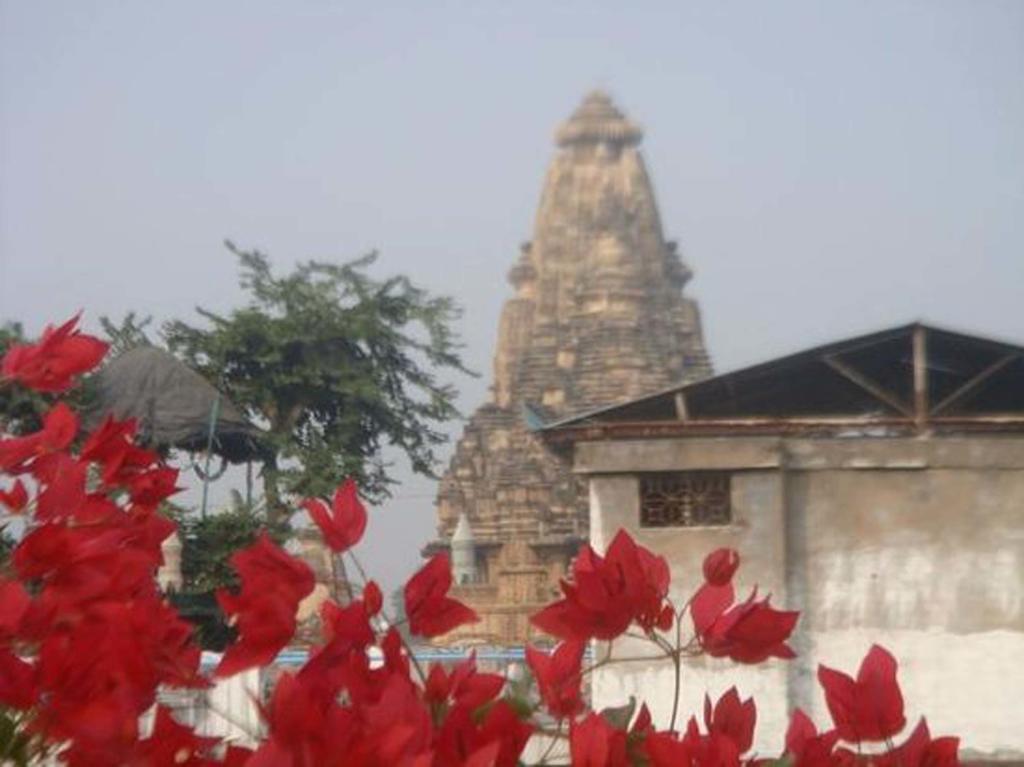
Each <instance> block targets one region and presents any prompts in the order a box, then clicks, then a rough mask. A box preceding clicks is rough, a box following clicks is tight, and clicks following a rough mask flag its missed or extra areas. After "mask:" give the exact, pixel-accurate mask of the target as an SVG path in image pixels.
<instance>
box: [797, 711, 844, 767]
mask: <svg viewBox="0 0 1024 767" xmlns="http://www.w3.org/2000/svg"><path fill="white" fill-rule="evenodd" d="M837 740H839V733H838V732H836V731H835V730H829V731H828V732H823V733H821V734H820V735H819V734H818V728H817V727H815V726H814V722H812V721H811V720H810V717H808V716H807V714H805V713H804V712H803V711H801V710H800V709H795V710H794V711H793V718H792V719H790V721H789V728H788V729H787V730H786V754H788V755H789V757H790V759H791V760H792V763H793V767H830V765H831V764H832V749H833V748H834V747H835V745H836V741H837Z"/></svg>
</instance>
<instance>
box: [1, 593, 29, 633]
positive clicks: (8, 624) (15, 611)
mask: <svg viewBox="0 0 1024 767" xmlns="http://www.w3.org/2000/svg"><path fill="white" fill-rule="evenodd" d="M30 604H31V600H30V599H29V596H28V592H26V591H25V587H24V586H22V585H21V584H20V583H19V582H18V581H8V580H3V581H0V643H6V642H7V641H9V640H10V639H11V638H12V637H15V636H17V635H18V633H19V632H20V629H21V621H22V619H23V618H24V617H25V613H26V612H27V611H28V608H29V605H30Z"/></svg>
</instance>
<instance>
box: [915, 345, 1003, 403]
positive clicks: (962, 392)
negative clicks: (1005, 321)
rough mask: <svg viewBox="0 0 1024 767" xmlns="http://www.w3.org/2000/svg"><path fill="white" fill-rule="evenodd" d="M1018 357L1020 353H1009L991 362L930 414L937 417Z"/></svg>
mask: <svg viewBox="0 0 1024 767" xmlns="http://www.w3.org/2000/svg"><path fill="white" fill-rule="evenodd" d="M1020 356H1021V353H1020V352H1010V353H1009V354H1006V355H1003V356H1002V357H1000V358H999V359H997V360H996V361H995V362H993V363H992V364H991V365H989V366H988V367H987V368H985V369H984V370H982V371H981V372H980V373H978V374H977V375H975V376H974V377H973V378H970V379H969V380H968V381H967V382H966V383H964V384H963V385H962V386H961V387H960V388H958V389H957V390H956V391H954V392H953V393H952V394H950V395H949V396H947V397H946V398H945V399H943V400H942V401H941V402H939V403H938V404H937V405H936V406H935V407H933V408H932V412H931V414H932V415H938V414H939V413H941V412H942V411H943V410H945V409H946V408H948V407H949V406H950V405H953V404H955V403H956V402H958V401H960V400H961V399H963V398H964V397H966V396H967V395H968V394H970V393H971V392H973V391H975V390H977V389H978V387H979V386H981V385H982V384H983V383H985V381H987V380H988V379H989V378H991V377H992V376H994V375H995V374H996V373H998V372H999V371H1000V370H1002V369H1003V368H1005V367H1006V366H1007V365H1009V364H1010V363H1011V362H1013V361H1014V360H1016V359H1019V358H1020Z"/></svg>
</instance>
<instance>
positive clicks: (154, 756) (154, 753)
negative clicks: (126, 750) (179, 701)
mask: <svg viewBox="0 0 1024 767" xmlns="http://www.w3.org/2000/svg"><path fill="white" fill-rule="evenodd" d="M219 743H220V738H206V737H202V736H199V735H196V734H195V732H193V731H192V729H191V728H189V727H186V726H184V725H183V724H179V723H178V722H176V721H175V720H174V717H173V716H171V712H170V711H168V710H167V709H166V708H165V707H164V706H159V705H158V706H157V707H156V719H155V721H154V723H153V732H152V734H151V735H150V736H149V737H148V738H146V739H145V740H141V741H139V745H138V748H137V755H136V759H137V760H138V761H133V762H132V763H133V764H145V765H161V764H166V765H172V764H173V765H176V766H177V765H181V767H209V766H210V765H213V764H214V762H213V761H211V760H207V759H206V758H205V757H206V756H207V755H208V753H209V752H210V751H211V750H212V749H213V748H214V747H215V746H217V745H218V744H219Z"/></svg>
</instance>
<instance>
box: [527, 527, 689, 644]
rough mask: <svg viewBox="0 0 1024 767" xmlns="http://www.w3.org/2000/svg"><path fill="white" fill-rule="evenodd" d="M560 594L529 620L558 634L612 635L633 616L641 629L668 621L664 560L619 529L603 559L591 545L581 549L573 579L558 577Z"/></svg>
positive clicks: (671, 615)
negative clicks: (561, 579)
mask: <svg viewBox="0 0 1024 767" xmlns="http://www.w3.org/2000/svg"><path fill="white" fill-rule="evenodd" d="M561 586H562V593H563V594H565V598H564V599H562V600H559V601H558V602H555V603H554V604H551V605H548V606H547V607H545V608H544V609H543V610H541V611H540V612H539V613H537V614H535V615H533V616H532V617H531V618H530V620H531V621H532V622H533V624H534V625H535V626H537V627H538V628H540V629H541V630H543V631H546V632H547V633H549V634H552V635H553V636H556V637H558V638H560V639H579V640H587V639H591V638H597V639H614V638H615V637H617V636H619V635H620V634H622V633H623V632H624V631H625V630H626V629H627V628H629V625H630V624H631V623H633V622H634V621H636V622H637V623H638V624H640V626H641V627H642V628H643V629H644V630H645V631H648V632H650V631H653V630H654V628H655V627H658V628H661V629H664V628H666V627H667V626H671V623H672V620H673V619H674V613H673V611H672V608H671V605H669V604H667V603H666V602H665V598H666V596H667V595H668V587H669V569H668V563H667V562H666V561H665V559H664V557H659V556H656V555H655V554H653V553H651V552H650V551H648V550H647V549H645V548H643V547H642V546H637V544H636V542H635V541H634V540H633V539H632V538H631V537H630V536H629V534H628V533H627V532H626V531H624V530H620V531H619V532H618V533H617V534H616V536H615V538H614V539H613V540H612V543H611V545H610V546H609V547H608V552H607V554H606V555H605V557H604V558H603V559H602V558H601V557H600V556H598V554H597V553H596V552H595V551H594V550H593V549H592V548H591V547H590V546H584V547H582V548H581V549H580V552H579V554H578V555H577V557H576V559H575V561H574V562H573V567H572V581H564V580H563V581H562V584H561Z"/></svg>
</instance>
